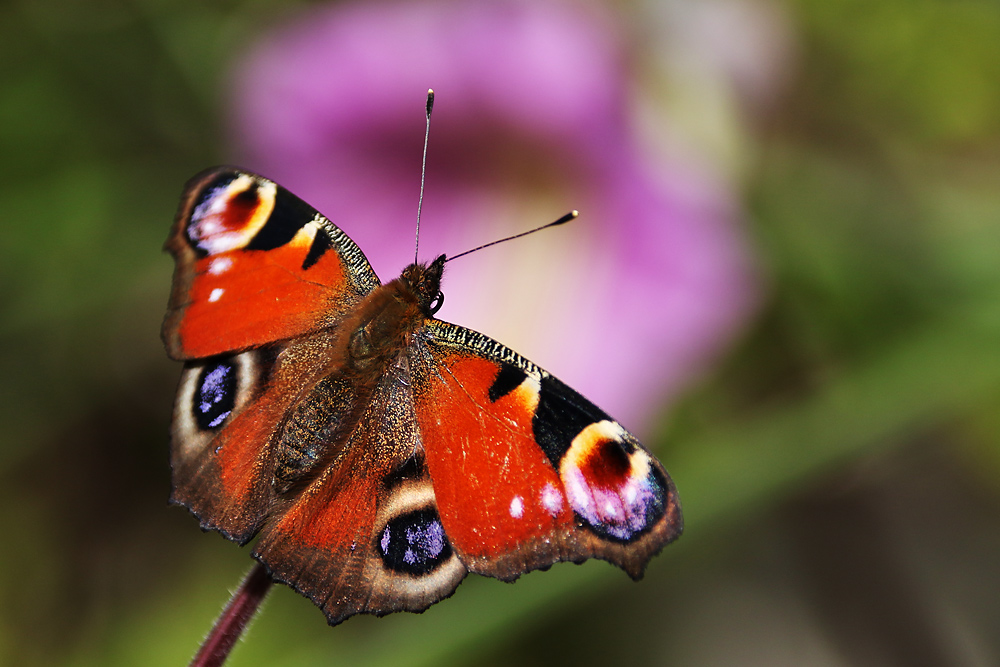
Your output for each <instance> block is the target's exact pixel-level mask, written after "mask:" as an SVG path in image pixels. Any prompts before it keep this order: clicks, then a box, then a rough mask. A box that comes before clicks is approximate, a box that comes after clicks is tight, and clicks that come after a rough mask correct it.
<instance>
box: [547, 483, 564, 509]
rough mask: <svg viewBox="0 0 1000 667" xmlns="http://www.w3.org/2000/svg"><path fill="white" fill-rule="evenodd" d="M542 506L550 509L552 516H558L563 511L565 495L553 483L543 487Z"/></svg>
mask: <svg viewBox="0 0 1000 667" xmlns="http://www.w3.org/2000/svg"><path fill="white" fill-rule="evenodd" d="M542 507H544V508H545V509H546V510H548V512H549V514H551V515H552V516H556V515H557V514H559V512H561V511H562V508H563V495H562V493H560V492H559V489H557V488H556V487H555V486H553V485H552V484H551V483H549V484H546V485H545V486H543V487H542Z"/></svg>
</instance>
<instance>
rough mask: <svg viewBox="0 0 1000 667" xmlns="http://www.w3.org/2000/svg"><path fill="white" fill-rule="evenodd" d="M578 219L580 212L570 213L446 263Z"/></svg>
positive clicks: (450, 258)
mask: <svg viewBox="0 0 1000 667" xmlns="http://www.w3.org/2000/svg"><path fill="white" fill-rule="evenodd" d="M578 217H580V212H579V211H570V212H569V213H567V214H566V215H564V216H563V217H561V218H559V219H558V220H554V221H552V222H550V223H549V224H547V225H542V226H541V227H535V228H534V229H530V230H528V231H526V232H521V233H520V234H514V235H513V236H508V237H507V238H505V239H499V240H496V241H490V242H489V243H484V244H483V245H481V246H478V247H475V248H473V249H472V250H466V251H465V252H460V253H458V254H457V255H455V256H453V257H449V258H447V259H446V260H445V262H446V263H447V262H450V261H451V260H453V259H458V258H459V257H464V256H465V255H468V254H469V253H473V252H476V251H477V250H482V249H483V248H489V247H490V246H491V245H496V244H498V243H505V242H506V241H513V240H514V239H519V238H521V237H522V236H527V235H528V234H534V233H535V232H540V231H542V230H543V229H548V228H549V227H555V226H556V225H562V224H565V223H567V222H569V221H570V220H576V219H577V218H578Z"/></svg>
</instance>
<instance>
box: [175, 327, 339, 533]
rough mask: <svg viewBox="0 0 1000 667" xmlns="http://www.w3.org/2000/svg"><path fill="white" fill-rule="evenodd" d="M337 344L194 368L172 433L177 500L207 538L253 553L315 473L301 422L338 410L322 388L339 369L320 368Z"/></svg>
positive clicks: (313, 343) (327, 337)
mask: <svg viewBox="0 0 1000 667" xmlns="http://www.w3.org/2000/svg"><path fill="white" fill-rule="evenodd" d="M332 338H333V334H332V333H331V332H320V333H318V334H313V335H312V336H307V337H303V338H301V339H297V340H295V341H290V342H287V343H283V344H273V345H269V346H265V347H262V348H258V349H251V350H246V351H243V352H238V353H234V354H228V355H216V356H214V357H209V358H208V359H199V360H193V361H189V362H187V363H186V364H185V369H184V372H183V373H182V375H181V382H180V388H179V389H178V392H177V399H176V401H175V404H174V417H173V422H172V426H171V431H172V432H171V457H170V460H171V467H172V470H173V474H172V480H173V492H172V494H171V500H172V502H175V503H178V504H181V505H184V506H186V507H187V508H188V509H189V510H191V512H192V513H193V514H194V515H195V516H197V517H198V518H199V520H200V521H201V525H202V528H204V529H206V530H208V529H211V530H218V531H220V532H221V533H223V534H224V535H226V536H227V537H229V538H230V539H232V540H235V541H236V542H239V543H241V544H244V543H246V542H247V541H248V540H250V538H252V537H253V536H254V535H255V534H256V533H257V531H258V530H259V529H260V527H261V526H262V525H263V522H264V521H265V520H266V518H267V517H268V515H269V513H270V512H271V510H272V507H273V505H274V503H275V502H276V500H277V499H278V497H279V496H280V495H281V494H282V493H284V492H286V491H288V489H289V487H290V486H291V485H292V483H294V481H295V477H296V475H297V474H298V475H299V476H301V475H302V474H304V473H307V472H311V469H312V468H313V467H314V466H315V463H316V462H314V461H313V462H310V461H309V460H308V455H309V452H308V451H307V450H308V448H309V447H310V444H311V443H312V442H313V441H312V440H309V439H307V438H305V437H302V435H301V431H302V429H301V428H300V425H299V422H300V421H302V420H308V418H309V417H308V415H304V413H306V412H308V411H309V409H310V408H311V407H312V406H316V405H318V404H322V405H324V406H330V403H329V402H325V403H321V401H322V399H323V398H325V395H323V392H322V387H319V386H318V383H319V381H320V380H321V378H322V377H323V376H324V374H326V373H327V372H328V368H329V367H330V365H333V364H331V363H330V362H328V363H327V364H326V365H323V364H317V363H316V359H317V357H318V356H319V355H321V354H323V351H324V350H326V349H328V348H329V347H330V345H331V339H332ZM317 395H318V396H317ZM336 407H338V406H337V405H333V408H336ZM339 418H342V416H341V417H339ZM335 423H336V419H335V418H334V417H331V418H328V419H326V420H325V422H324V428H327V429H330V428H333V426H334V425H335Z"/></svg>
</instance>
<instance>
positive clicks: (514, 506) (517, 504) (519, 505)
mask: <svg viewBox="0 0 1000 667" xmlns="http://www.w3.org/2000/svg"><path fill="white" fill-rule="evenodd" d="M510 515H511V516H512V517H514V518H515V519H520V518H521V517H522V516H523V515H524V501H523V500H522V499H521V496H514V499H513V500H511V501H510Z"/></svg>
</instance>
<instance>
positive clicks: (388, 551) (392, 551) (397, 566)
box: [375, 507, 451, 576]
mask: <svg viewBox="0 0 1000 667" xmlns="http://www.w3.org/2000/svg"><path fill="white" fill-rule="evenodd" d="M375 548H376V550H377V551H378V553H379V555H381V556H382V563H384V564H385V566H386V568H387V569H389V570H393V571H396V572H402V573H403V574H409V575H414V576H422V575H426V574H430V573H431V572H433V571H434V570H436V569H437V568H438V567H440V566H441V564H442V563H444V562H445V561H447V560H448V559H449V558H451V544H449V543H448V537H447V536H446V535H445V534H444V526H442V525H441V519H439V518H438V513H437V510H435V509H434V508H433V507H427V508H424V509H420V510H415V511H413V512H408V513H406V514H401V515H400V516H397V517H395V518H394V519H392V520H391V521H390V522H389V523H388V525H386V527H385V529H384V530H383V531H382V534H381V535H379V536H378V538H377V542H376V544H375Z"/></svg>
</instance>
